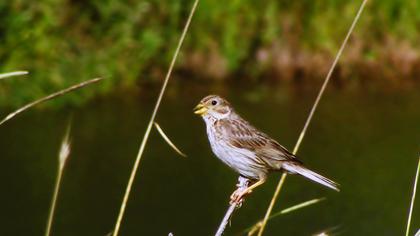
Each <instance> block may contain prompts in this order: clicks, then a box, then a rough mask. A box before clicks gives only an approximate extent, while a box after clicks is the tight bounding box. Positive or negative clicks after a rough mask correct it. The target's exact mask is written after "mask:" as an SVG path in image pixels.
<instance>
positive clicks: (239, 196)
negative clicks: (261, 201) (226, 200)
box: [230, 189, 251, 205]
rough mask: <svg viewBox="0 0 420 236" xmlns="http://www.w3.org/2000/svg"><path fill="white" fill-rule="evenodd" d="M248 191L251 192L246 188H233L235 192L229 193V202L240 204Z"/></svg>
mask: <svg viewBox="0 0 420 236" xmlns="http://www.w3.org/2000/svg"><path fill="white" fill-rule="evenodd" d="M249 193H251V191H248V190H247V189H245V190H242V189H237V190H235V192H233V193H232V195H230V204H237V205H241V203H242V202H243V197H244V196H245V195H247V194H249Z"/></svg>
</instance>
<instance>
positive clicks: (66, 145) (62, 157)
mask: <svg viewBox="0 0 420 236" xmlns="http://www.w3.org/2000/svg"><path fill="white" fill-rule="evenodd" d="M69 135H70V125H69V126H68V127H67V131H66V134H65V135H64V138H63V141H62V143H61V148H60V152H59V154H58V170H57V178H56V182H55V187H54V194H53V198H52V200H51V207H50V213H49V215H48V221H47V227H46V230H45V236H49V235H50V234H51V226H52V223H53V219H54V213H55V206H56V203H57V197H58V192H59V191H60V186H61V177H62V176H63V171H64V166H65V164H66V160H67V158H68V157H69V155H70V140H69Z"/></svg>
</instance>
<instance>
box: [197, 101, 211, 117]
mask: <svg viewBox="0 0 420 236" xmlns="http://www.w3.org/2000/svg"><path fill="white" fill-rule="evenodd" d="M207 110H208V108H207V107H205V106H204V105H203V104H201V103H199V104H198V105H197V106H196V107H195V108H194V114H197V115H200V116H202V115H204V114H206V113H207Z"/></svg>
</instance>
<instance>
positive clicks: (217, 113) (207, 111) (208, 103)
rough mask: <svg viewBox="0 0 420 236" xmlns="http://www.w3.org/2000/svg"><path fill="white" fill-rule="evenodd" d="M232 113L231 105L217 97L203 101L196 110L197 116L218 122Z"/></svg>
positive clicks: (209, 97)
mask: <svg viewBox="0 0 420 236" xmlns="http://www.w3.org/2000/svg"><path fill="white" fill-rule="evenodd" d="M232 111H233V109H232V107H231V106H230V103H229V102H228V101H226V100H225V99H223V98H221V97H220V96H217V95H209V96H207V97H205V98H203V99H201V101H200V103H198V105H197V106H196V107H195V108H194V113H195V114H197V115H200V116H202V117H203V118H206V117H211V118H214V119H217V120H219V119H223V118H226V117H228V116H229V115H230V114H231V112H232Z"/></svg>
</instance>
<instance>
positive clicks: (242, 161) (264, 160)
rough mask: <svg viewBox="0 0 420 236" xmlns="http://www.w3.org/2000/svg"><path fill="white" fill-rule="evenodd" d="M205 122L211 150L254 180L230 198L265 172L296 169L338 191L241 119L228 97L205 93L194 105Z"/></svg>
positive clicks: (234, 196)
mask: <svg viewBox="0 0 420 236" xmlns="http://www.w3.org/2000/svg"><path fill="white" fill-rule="evenodd" d="M194 113H196V114H198V115H201V116H202V117H203V119H204V121H205V123H206V127H207V136H208V138H209V141H210V145H211V148H212V150H213V152H214V154H215V155H216V156H217V157H218V158H219V159H220V160H222V161H223V162H224V163H225V164H227V165H228V166H230V167H231V168H232V169H234V170H235V171H236V172H238V173H239V174H240V175H241V176H243V177H246V178H248V179H250V180H253V181H254V182H255V183H254V184H253V185H251V186H250V187H248V188H247V189H246V190H244V191H241V192H235V193H234V194H232V196H231V198H232V201H240V200H241V198H242V197H243V195H245V194H247V193H249V192H251V191H252V190H253V189H254V188H256V187H257V186H259V185H261V184H263V183H264V182H265V180H266V178H267V175H268V173H270V172H273V171H286V172H288V173H297V174H300V175H302V176H304V177H306V178H309V179H311V180H312V181H315V182H318V183H320V184H322V185H325V186H327V187H329V188H332V189H334V190H337V191H338V187H337V186H338V184H336V183H335V182H334V181H332V180H329V179H327V178H325V177H323V176H321V175H319V174H317V173H315V172H313V171H311V170H309V169H307V168H305V167H304V166H303V164H302V162H301V161H300V160H298V159H297V157H296V156H295V155H293V154H292V153H291V152H289V151H288V150H287V149H286V148H284V147H283V146H281V145H280V144H279V143H278V142H277V141H275V140H274V139H272V138H270V137H269V136H268V135H266V134H265V133H263V132H261V131H259V130H258V129H256V128H255V127H253V126H252V125H251V124H249V123H248V122H247V121H246V120H244V119H242V118H241V117H240V116H239V115H238V114H237V113H236V112H235V110H234V109H233V107H232V106H231V105H230V103H229V102H228V101H226V100H225V99H223V98H221V97H219V96H217V95H209V96H207V97H205V98H203V99H202V100H201V101H200V103H199V104H198V105H197V106H196V107H195V111H194Z"/></svg>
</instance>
